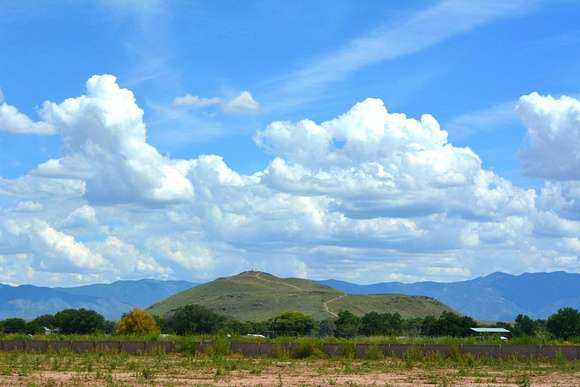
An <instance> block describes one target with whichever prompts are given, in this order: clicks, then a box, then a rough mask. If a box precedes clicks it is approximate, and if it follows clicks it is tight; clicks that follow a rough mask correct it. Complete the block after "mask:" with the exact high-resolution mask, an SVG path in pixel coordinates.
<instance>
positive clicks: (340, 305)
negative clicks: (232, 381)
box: [149, 271, 451, 321]
mask: <svg viewBox="0 0 580 387" xmlns="http://www.w3.org/2000/svg"><path fill="white" fill-rule="evenodd" d="M189 304H199V305H204V306H206V307H209V308H211V309H212V310H214V311H216V312H218V313H221V314H224V315H227V316H231V317H234V318H236V319H239V320H242V321H245V320H251V321H261V320H266V319H268V318H270V317H273V316H276V315H278V314H280V313H282V312H286V311H301V312H304V313H306V314H308V315H310V316H312V317H314V318H315V319H317V320H323V319H327V318H331V317H336V314H337V313H338V312H339V311H341V310H349V311H351V312H353V313H355V314H357V315H363V314H365V313H368V312H371V311H376V312H382V313H384V312H390V313H394V312H399V313H400V314H401V315H402V316H403V317H405V318H408V317H424V316H427V315H434V316H438V315H439V314H441V313H442V312H443V311H446V310H451V309H450V308H449V307H447V306H446V305H444V304H442V303H440V302H439V301H437V300H435V299H433V298H429V297H422V296H404V295H399V294H376V295H350V294H345V293H342V292H340V291H337V290H335V289H333V288H331V287H328V286H326V285H322V284H320V283H317V282H315V281H309V280H304V279H299V278H278V277H275V276H273V275H271V274H267V273H262V272H256V271H248V272H243V273H240V274H238V275H236V276H232V277H226V278H218V279H217V280H215V281H212V282H209V283H206V284H203V285H199V286H196V287H193V288H191V289H187V290H185V291H182V292H180V293H177V294H175V295H173V296H171V297H169V298H167V299H165V300H163V301H161V302H159V303H157V304H155V305H153V306H151V307H150V308H149V311H150V312H151V313H153V314H157V315H161V316H162V315H164V314H166V313H167V312H169V311H171V310H173V309H176V308H179V307H181V306H184V305H189Z"/></svg>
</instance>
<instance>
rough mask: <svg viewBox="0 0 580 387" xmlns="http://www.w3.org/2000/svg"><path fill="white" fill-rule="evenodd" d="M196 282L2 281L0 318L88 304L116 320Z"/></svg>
mask: <svg viewBox="0 0 580 387" xmlns="http://www.w3.org/2000/svg"><path fill="white" fill-rule="evenodd" d="M194 285H196V284H194V283H192V282H187V281H159V280H152V279H142V280H135V281H117V282H113V283H111V284H94V285H86V286H77V287H71V288H49V287H40V286H33V285H21V286H10V285H2V284H0V319H4V318H7V317H22V318H26V319H30V318H34V317H37V316H39V315H42V314H47V313H55V312H58V311H60V310H62V309H66V308H88V309H93V310H96V311H97V312H99V313H101V314H102V315H103V316H105V318H107V319H111V320H114V319H118V318H119V317H121V316H122V315H123V313H125V312H127V311H129V310H131V309H132V308H134V307H140V308H146V307H148V306H150V305H152V304H154V303H156V302H158V301H161V300H163V299H164V298H167V297H169V296H170V295H172V294H175V293H178V292H180V291H182V290H185V289H188V288H190V287H192V286H194Z"/></svg>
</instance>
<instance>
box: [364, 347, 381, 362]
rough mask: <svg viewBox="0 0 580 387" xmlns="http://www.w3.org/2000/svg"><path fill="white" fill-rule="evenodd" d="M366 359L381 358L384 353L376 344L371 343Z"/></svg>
mask: <svg viewBox="0 0 580 387" xmlns="http://www.w3.org/2000/svg"><path fill="white" fill-rule="evenodd" d="M366 358H367V360H383V359H384V358H385V354H384V353H383V351H381V349H380V348H379V346H378V345H372V346H370V347H369V349H368V351H367V354H366Z"/></svg>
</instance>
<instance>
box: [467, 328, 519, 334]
mask: <svg viewBox="0 0 580 387" xmlns="http://www.w3.org/2000/svg"><path fill="white" fill-rule="evenodd" d="M469 330H470V331H472V332H476V333H511V332H510V331H509V330H507V329H505V328H469Z"/></svg>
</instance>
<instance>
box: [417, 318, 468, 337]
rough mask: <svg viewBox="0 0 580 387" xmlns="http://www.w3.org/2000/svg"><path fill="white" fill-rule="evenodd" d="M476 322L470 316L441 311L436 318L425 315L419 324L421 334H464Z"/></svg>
mask: <svg viewBox="0 0 580 387" xmlns="http://www.w3.org/2000/svg"><path fill="white" fill-rule="evenodd" d="M476 326H477V322H476V321H475V320H474V319H472V318H471V317H467V316H459V315H457V314H455V313H451V312H443V313H442V314H441V316H439V318H438V319H436V318H435V317H431V316H428V317H425V319H424V320H423V324H422V325H421V334H422V335H423V336H452V337H461V336H466V335H467V334H468V332H469V328H471V327H476Z"/></svg>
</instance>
